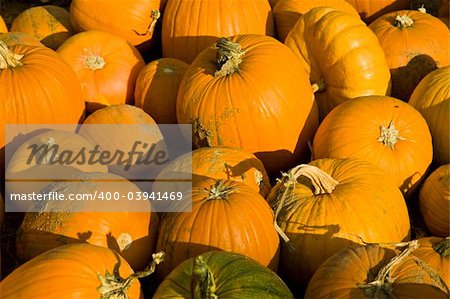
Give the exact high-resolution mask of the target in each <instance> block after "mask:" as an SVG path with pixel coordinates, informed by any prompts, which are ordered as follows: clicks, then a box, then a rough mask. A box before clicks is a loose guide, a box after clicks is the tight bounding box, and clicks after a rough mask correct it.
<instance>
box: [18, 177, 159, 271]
mask: <svg viewBox="0 0 450 299" xmlns="http://www.w3.org/2000/svg"><path fill="white" fill-rule="evenodd" d="M70 179H71V182H57V183H53V184H51V185H49V186H47V187H45V189H44V190H45V192H46V193H50V192H58V194H64V196H65V198H69V196H70V195H71V194H78V195H84V194H86V195H93V194H94V193H97V194H101V193H102V192H104V193H107V192H109V193H116V194H119V195H120V196H121V198H120V199H121V200H122V196H124V197H125V196H128V194H129V192H131V193H133V194H137V193H138V192H140V190H139V189H138V188H137V187H136V186H135V185H134V184H133V183H131V182H129V181H127V180H125V179H122V178H121V177H119V176H116V175H113V174H105V173H95V172H92V173H80V174H76V175H74V176H72V177H71V178H70ZM112 181H114V182H112ZM97 200H99V201H100V199H97ZM113 204H114V206H112V205H111V204H110V202H104V201H100V202H99V203H98V204H95V203H91V202H88V203H86V201H82V202H80V203H78V202H76V201H63V202H49V203H48V204H46V205H45V206H44V207H42V209H40V210H39V211H36V212H29V213H26V214H25V218H24V220H23V222H22V225H21V227H20V229H19V231H18V233H17V241H16V244H17V257H18V258H19V259H20V260H22V261H27V260H30V259H32V258H33V257H35V256H38V255H39V254H41V253H43V252H46V251H48V250H50V249H53V248H55V247H58V246H62V245H65V244H68V243H85V242H86V243H89V244H93V245H97V246H103V247H108V248H111V249H114V250H116V251H117V252H118V253H120V255H121V256H122V257H124V258H125V260H127V262H128V263H129V264H130V265H131V267H132V268H133V269H135V270H143V269H144V268H145V267H146V266H147V265H148V263H149V262H150V260H149V253H150V252H152V251H153V249H154V245H155V237H156V231H157V225H158V223H157V219H156V218H155V217H156V214H154V215H153V214H151V213H150V212H147V211H145V209H144V206H143V209H142V212H131V211H128V210H126V207H125V206H124V202H121V206H120V207H119V209H118V210H117V209H116V208H117V207H118V205H116V203H113ZM52 209H57V210H56V211H57V212H54V211H53V210H52ZM147 210H150V206H148V207H147Z"/></svg>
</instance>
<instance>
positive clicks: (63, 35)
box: [40, 6, 75, 51]
mask: <svg viewBox="0 0 450 299" xmlns="http://www.w3.org/2000/svg"><path fill="white" fill-rule="evenodd" d="M43 8H44V9H45V10H46V11H47V13H48V14H49V15H51V16H52V17H53V18H54V19H55V20H57V21H58V23H60V24H62V25H63V26H64V28H65V29H66V30H68V32H56V33H53V34H50V35H48V36H46V37H45V38H43V39H42V40H41V41H40V42H41V43H43V44H44V45H45V46H46V47H49V48H51V49H53V50H55V51H56V50H57V49H58V47H59V45H61V44H62V43H63V42H64V41H65V40H66V39H67V38H69V37H70V36H71V35H72V34H74V33H75V32H74V30H73V28H72V24H71V23H70V20H69V19H68V18H67V17H68V14H67V15H65V14H60V13H59V12H60V11H59V10H54V9H52V8H48V7H46V6H44V7H43Z"/></svg>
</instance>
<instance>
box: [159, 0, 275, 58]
mask: <svg viewBox="0 0 450 299" xmlns="http://www.w3.org/2000/svg"><path fill="white" fill-rule="evenodd" d="M237 34H241V35H244V34H262V35H269V36H274V35H275V29H274V24H273V16H272V10H271V8H270V4H269V2H268V1H267V0H253V1H241V0H199V1H191V0H171V1H168V2H167V5H166V8H165V11H164V20H163V26H162V50H163V56H164V57H172V58H178V59H180V60H183V61H185V62H187V63H192V62H193V61H194V59H195V58H196V57H197V55H198V54H200V52H202V51H203V49H205V48H206V47H208V46H210V45H211V44H213V43H215V42H216V41H217V40H218V39H219V38H221V37H224V36H225V37H226V36H232V35H237Z"/></svg>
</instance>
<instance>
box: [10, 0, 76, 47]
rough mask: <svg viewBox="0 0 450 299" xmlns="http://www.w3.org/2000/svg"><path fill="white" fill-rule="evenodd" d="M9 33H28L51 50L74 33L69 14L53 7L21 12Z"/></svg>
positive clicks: (46, 6)
mask: <svg viewBox="0 0 450 299" xmlns="http://www.w3.org/2000/svg"><path fill="white" fill-rule="evenodd" d="M11 31H12V32H24V33H28V34H30V35H31V36H33V37H35V38H36V39H37V40H38V41H40V42H41V43H42V44H44V45H45V46H47V47H49V48H51V49H53V50H56V49H58V48H59V46H61V44H62V43H63V42H64V41H65V40H66V39H68V38H69V37H70V36H72V35H73V34H74V33H75V31H74V30H73V28H72V24H71V23H70V17H69V12H68V11H67V10H65V9H64V8H62V7H59V6H55V5H45V6H35V7H31V8H29V9H27V10H25V11H23V12H22V13H21V14H19V15H18V16H17V17H16V18H15V19H14V21H13V22H12V24H11Z"/></svg>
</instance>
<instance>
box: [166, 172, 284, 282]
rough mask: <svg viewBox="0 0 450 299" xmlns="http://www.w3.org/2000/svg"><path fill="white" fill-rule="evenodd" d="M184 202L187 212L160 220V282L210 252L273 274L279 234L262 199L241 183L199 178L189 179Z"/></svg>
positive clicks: (267, 206) (172, 214)
mask: <svg viewBox="0 0 450 299" xmlns="http://www.w3.org/2000/svg"><path fill="white" fill-rule="evenodd" d="M188 197H191V198H192V212H189V213H185V212H173V213H166V214H165V215H164V217H163V218H162V220H161V227H160V231H159V236H158V244H157V250H158V251H164V252H165V253H166V257H165V262H164V263H163V264H161V265H160V267H158V269H157V276H158V277H159V278H164V277H166V276H167V275H168V274H169V272H170V271H172V270H173V269H174V268H175V267H176V266H178V265H179V264H180V263H182V262H183V261H185V260H187V259H189V258H191V257H195V256H197V255H199V254H202V253H204V252H207V251H210V250H223V251H231V252H236V253H240V254H244V255H246V256H248V257H251V258H253V259H255V260H256V261H258V262H259V263H260V264H262V265H263V266H268V267H269V268H271V269H276V267H277V264H278V244H279V240H278V235H277V233H276V231H275V228H274V226H273V213H272V211H271V210H270V207H269V205H268V204H267V202H266V201H265V200H264V198H263V197H261V195H259V194H258V193H257V192H255V191H254V190H253V189H251V188H250V187H248V186H247V185H245V184H243V183H240V182H233V181H226V180H214V179H200V180H194V182H193V184H192V193H191V194H186V198H188ZM174 210H175V208H174ZM180 210H181V209H180ZM260 244H264V246H261V245H260Z"/></svg>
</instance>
